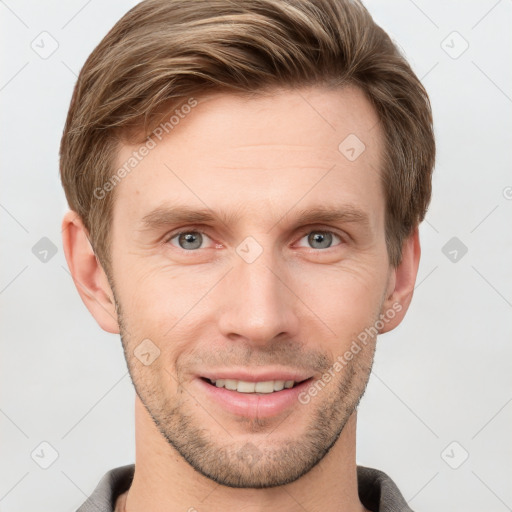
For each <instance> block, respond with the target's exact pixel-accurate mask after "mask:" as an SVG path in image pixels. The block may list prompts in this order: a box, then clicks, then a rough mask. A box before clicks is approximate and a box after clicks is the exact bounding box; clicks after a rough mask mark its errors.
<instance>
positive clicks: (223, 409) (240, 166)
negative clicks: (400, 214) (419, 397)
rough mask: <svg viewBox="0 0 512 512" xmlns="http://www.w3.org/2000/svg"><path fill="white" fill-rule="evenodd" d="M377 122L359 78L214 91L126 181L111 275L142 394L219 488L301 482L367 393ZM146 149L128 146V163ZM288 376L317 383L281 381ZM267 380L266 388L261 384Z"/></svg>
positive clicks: (377, 271) (375, 273) (386, 278)
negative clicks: (337, 83)
mask: <svg viewBox="0 0 512 512" xmlns="http://www.w3.org/2000/svg"><path fill="white" fill-rule="evenodd" d="M380 130H381V128H380V127H379V126H378V125H377V115H376V113H375V112H374V111H373V109H372V108H371V106H370V104H369V103H368V101H367V100H366V99H365V97H364V95H363V93H362V92H360V91H359V90H358V89H355V88H347V89H341V90H340V89H339V90H336V91H328V90H324V89H320V88H312V89H304V90H301V91H300V92H299V91H296V92H291V91H276V92H275V94H273V95H271V96H265V97H262V98H252V99H243V98H241V97H235V96H233V95H212V96H210V97H209V98H207V99H202V100H201V101H200V102H199V104H198V105H197V106H196V107H194V108H193V109H192V111H191V112H190V113H189V114H188V115H187V116H185V117H184V119H180V122H179V124H177V125H176V126H175V127H174V129H173V130H172V132H171V133H170V134H169V136H166V137H165V138H164V139H163V140H162V141H158V139H156V138H154V140H155V141H156V142H157V145H156V147H154V148H153V149H151V150H150V151H149V154H148V155H147V156H146V157H145V158H144V159H143V160H142V161H141V162H140V163H138V165H137V166H136V168H134V169H133V170H132V171H131V173H130V174H129V175H128V176H127V177H125V178H124V179H123V181H122V182H121V183H120V184H119V185H118V186H117V187H116V190H115V194H116V200H115V207H114V214H113V225H112V261H113V272H112V281H113V283H112V284H113V285H114V286H115V289H114V291H115V298H116V303H117V307H118V313H119V317H118V319H119V325H120V332H121V336H122V341H123V346H124V350H125V355H126V358H127V363H128V367H129V371H130V374H131V377H132V380H133V383H134V386H135V389H136V392H137V394H138V396H139V398H140V400H141V401H142V403H143V404H144V406H145V407H146V409H147V411H148V412H149V414H150V415H151V417H152V418H153V420H154V422H155V424H156V425H157V427H158V429H159V431H160V432H161V433H162V435H163V436H164V437H165V438H166V439H167V441H168V442H169V443H170V444H171V445H172V446H173V447H174V448H175V449H176V450H177V451H178V452H179V453H180V454H181V455H182V456H183V457H184V458H185V460H187V461H188V462H189V463H190V464H191V465H192V466H193V467H194V468H195V469H196V470H198V471H199V472H201V473H202V474H204V475H206V476H208V477H210V478H212V479H214V480H215V481H217V482H219V483H221V484H224V485H230V486H236V487H265V486H274V485H282V484H284V483H287V482H291V481H293V480H296V479H297V478H299V477H300V476H302V475H303V474H305V473H306V472H307V471H309V470H310V469H311V468H312V467H313V466H314V465H315V464H317V463H318V462H319V461H320V460H321V459H322V457H323V456H324V455H325V454H326V453H327V451H328V450H329V449H330V448H331V447H332V446H333V444H334V443H335V442H336V440H337V439H338V436H339V435H340V432H341V431H342V429H343V427H344V425H345V424H346V422H347V420H348V419H349V417H350V416H351V415H352V414H353V413H354V411H355V408H356V406H357V404H358V402H359V399H360V397H361V396H362V394H363V392H364V389H365V387H366V383H367V380H368V377H369V373H370V370H371V365H372V361H373V354H374V348H375V338H369V339H368V340H367V342H366V343H365V344H361V343H360V344H359V348H360V350H359V351H358V352H357V353H355V354H354V356H353V358H351V359H350V360H346V359H345V360H344V359H342V358H343V354H345V353H346V352H347V350H349V349H350V347H351V345H352V344H353V341H354V340H356V339H357V336H358V335H359V334H360V333H361V332H363V331H364V330H365V328H368V327H369V326H372V325H374V323H375V322H376V320H378V318H379V314H381V313H383V312H384V311H383V303H384V300H385V299H386V297H387V294H388V293H389V282H390V275H391V269H390V266H389V260H388V256H387V251H386V243H385V232H384V211H385V200H384V195H383V188H382V184H381V182H380V176H379V169H380V167H381V164H380V162H381V158H382V151H383V139H382V133H381V131H380ZM350 134H353V135H350ZM354 135H355V136H356V137H357V138H358V139H359V140H360V141H361V142H362V143H364V145H365V148H364V151H363V152H362V153H361V154H360V155H359V156H357V155H358V153H359V152H360V151H361V149H362V148H363V146H361V145H360V142H357V139H356V138H354ZM348 136H350V138H349V139H347V141H346V142H345V143H343V144H342V145H341V150H340V149H339V146H340V143H342V142H343V141H344V140H345V139H346V138H347V137H348ZM139 147H140V146H139V145H137V146H123V148H122V150H121V151H120V154H119V157H118V161H117V166H118V167H121V166H122V165H123V164H124V163H125V162H126V161H127V160H128V159H129V158H130V156H132V153H133V151H137V150H138V148H139ZM351 148H353V150H352V149H351ZM354 156H357V158H355V159H354ZM118 167H116V169H117V168H118ZM157 209H158V210H159V213H158V214H156V213H153V214H152V212H154V211H155V210H157ZM173 209H174V210H175V211H178V210H180V211H181V210H182V209H187V210H189V211H204V210H206V211H207V212H209V213H210V214H211V216H212V217H213V218H212V219H210V220H208V219H204V218H200V217H198V216H196V218H195V219H190V218H176V219H175V218H173V217H172V215H170V213H169V212H171V211H172V210H173ZM310 210H311V211H312V210H317V216H316V217H315V216H312V217H311V216H310V217H308V218H302V219H300V218H299V217H300V215H301V213H303V212H305V211H310ZM320 210H329V211H333V212H337V213H339V214H340V215H339V216H338V217H334V216H333V217H331V218H326V217H325V216H324V217H323V218H322V217H320V216H318V212H319V211H320ZM166 211H167V213H165V212H166ZM178 233H181V235H179V234H178ZM144 340H145V341H144ZM148 340H150V341H148ZM141 343H142V345H141ZM352 346H353V345H352ZM158 351H159V352H158ZM156 356H157V357H156ZM155 357H156V358H155ZM153 359H154V360H153ZM336 360H337V361H342V362H343V365H342V368H341V369H340V368H339V366H336V367H335V366H334V363H335V361H336ZM151 361H152V362H151ZM148 362H151V364H147V363H148ZM334 368H336V369H334ZM329 371H330V372H331V373H330V375H331V379H329V381H328V382H325V378H324V380H323V382H324V384H325V385H324V386H322V387H318V389H317V393H316V395H315V396H311V395H309V394H308V389H310V388H309V386H310V385H311V384H312V383H315V382H316V381H318V380H319V379H320V380H322V375H324V374H325V373H326V372H329ZM219 380H220V381H221V382H219ZM222 380H224V381H226V380H227V381H228V382H224V385H225V386H228V387H230V388H233V387H235V386H236V390H233V389H226V387H224V388H222V387H217V385H213V384H212V382H213V381H217V384H219V385H221V384H222ZM288 380H293V381H295V382H296V383H298V382H300V381H305V380H307V382H304V383H302V384H299V385H296V384H295V385H294V387H293V388H288V387H285V388H284V389H283V390H281V391H279V389H280V388H281V387H282V386H283V385H285V383H283V382H282V381H288ZM233 381H234V382H233ZM239 381H243V382H239ZM279 381H281V382H279ZM254 382H265V383H266V384H260V385H259V386H258V388H255V387H254V388H253V389H254V390H255V391H254V392H247V391H249V390H250V389H251V385H252V386H254ZM286 385H287V386H289V385H290V384H286ZM271 389H277V391H273V392H272V393H267V392H268V391H270V390H271ZM258 390H262V391H263V392H261V393H259V392H256V391H258ZM306 395H307V396H309V397H310V400H308V401H306V400H304V397H305V396H306ZM301 396H302V397H303V399H302V400H301V399H300V397H301ZM306 402H307V403H306Z"/></svg>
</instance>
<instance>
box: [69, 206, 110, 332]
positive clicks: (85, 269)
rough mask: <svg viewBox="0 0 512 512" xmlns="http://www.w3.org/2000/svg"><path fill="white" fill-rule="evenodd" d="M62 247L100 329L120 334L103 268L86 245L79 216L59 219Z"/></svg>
mask: <svg viewBox="0 0 512 512" xmlns="http://www.w3.org/2000/svg"><path fill="white" fill-rule="evenodd" d="M62 245H63V248H64V254H65V256H66V261H67V263H68V267H69V270H70V272H71V276H72V278H73V282H74V283H75V286H76V288H77V290H78V293H79V294H80V297H81V298H82V301H83V303H84V304H85V306H86V307H87V309H88V310H89V312H90V313H91V314H92V316H93V317H94V318H95V319H96V321H97V322H98V324H99V326H100V327H101V328H102V329H103V330H105V331H107V332H111V333H113V334H118V333H119V325H118V320H117V312H116V307H115V300H114V295H113V293H112V290H111V288H110V284H109V282H108V279H107V276H106V274H105V271H104V270H103V267H102V266H101V264H100V263H99V261H98V258H97V257H96V254H95V253H94V251H93V249H92V246H91V244H90V242H89V237H88V232H87V229H86V227H85V226H84V224H83V222H82V219H81V218H80V216H79V215H78V214H77V213H76V212H74V211H72V210H70V211H68V212H66V214H65V215H64V218H63V220H62Z"/></svg>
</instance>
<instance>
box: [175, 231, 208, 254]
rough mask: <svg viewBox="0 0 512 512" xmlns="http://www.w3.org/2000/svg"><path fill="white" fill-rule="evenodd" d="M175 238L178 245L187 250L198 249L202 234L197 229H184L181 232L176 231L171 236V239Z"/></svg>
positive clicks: (201, 241)
mask: <svg viewBox="0 0 512 512" xmlns="http://www.w3.org/2000/svg"><path fill="white" fill-rule="evenodd" d="M175 238H177V239H178V246H179V247H180V248H181V249H185V250H187V251H188V250H193V249H199V248H200V247H201V245H202V243H203V235H202V233H200V232H199V231H185V232H183V233H178V234H177V235H175V236H173V237H172V238H171V240H173V239H175ZM173 245H175V244H173Z"/></svg>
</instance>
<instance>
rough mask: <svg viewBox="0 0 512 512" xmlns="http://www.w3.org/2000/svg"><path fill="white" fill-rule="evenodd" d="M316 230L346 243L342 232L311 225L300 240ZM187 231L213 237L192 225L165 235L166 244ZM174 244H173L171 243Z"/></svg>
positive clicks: (326, 249)
mask: <svg viewBox="0 0 512 512" xmlns="http://www.w3.org/2000/svg"><path fill="white" fill-rule="evenodd" d="M314 232H319V233H329V234H332V235H334V236H337V237H338V238H339V239H340V240H341V242H340V243H339V244H337V245H342V244H344V243H346V241H347V240H346V235H342V234H341V233H338V232H337V231H333V230H332V229H326V228H324V227H314V226H313V227H309V228H308V229H304V230H302V231H301V232H300V237H299V240H301V239H302V238H304V236H306V235H308V234H310V233H314ZM185 233H200V234H201V235H206V236H207V237H208V238H210V240H211V239H212V238H211V237H210V236H209V235H208V233H206V232H205V231H202V230H201V229H200V228H199V227H195V226H191V227H189V228H187V229H180V230H179V231H174V232H172V233H170V234H169V235H167V236H166V237H165V240H164V243H165V244H168V243H170V241H171V240H172V239H174V238H176V237H177V236H179V235H182V234H185ZM171 245H172V244H171ZM337 245H334V246H331V247H327V248H325V249H315V248H313V247H309V249H310V250H311V251H315V252H317V251H320V252H326V251H328V250H329V249H334V248H335V247H337ZM173 247H175V248H176V249H181V250H182V251H183V252H186V253H194V252H197V251H198V250H199V249H194V250H186V249H182V248H181V247H177V246H173Z"/></svg>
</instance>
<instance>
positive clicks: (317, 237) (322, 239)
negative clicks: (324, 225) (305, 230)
mask: <svg viewBox="0 0 512 512" xmlns="http://www.w3.org/2000/svg"><path fill="white" fill-rule="evenodd" d="M308 243H309V244H311V246H312V247H313V249H326V248H328V247H330V246H331V244H332V233H329V232H328V231H312V232H311V233H310V234H309V235H308ZM314 244H318V245H317V246H316V247H315V245H314Z"/></svg>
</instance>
